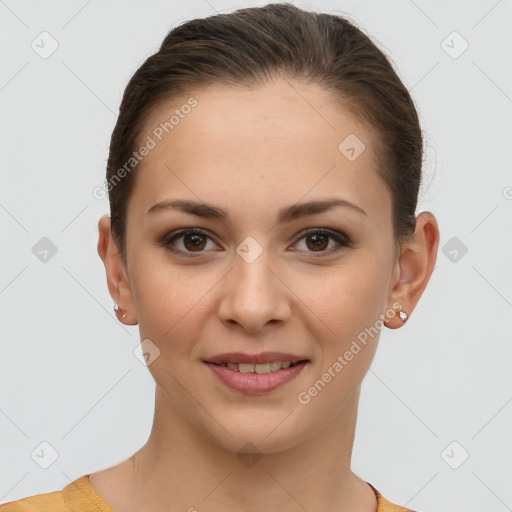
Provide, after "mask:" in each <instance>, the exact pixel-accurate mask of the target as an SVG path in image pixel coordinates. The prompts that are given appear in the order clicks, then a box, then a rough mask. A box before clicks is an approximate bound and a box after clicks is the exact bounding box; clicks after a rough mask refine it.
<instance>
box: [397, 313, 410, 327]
mask: <svg viewBox="0 0 512 512" xmlns="http://www.w3.org/2000/svg"><path fill="white" fill-rule="evenodd" d="M398 316H399V317H400V320H402V322H403V323H404V324H405V322H406V321H407V318H408V317H409V315H408V314H407V313H406V312H405V311H399V313H398Z"/></svg>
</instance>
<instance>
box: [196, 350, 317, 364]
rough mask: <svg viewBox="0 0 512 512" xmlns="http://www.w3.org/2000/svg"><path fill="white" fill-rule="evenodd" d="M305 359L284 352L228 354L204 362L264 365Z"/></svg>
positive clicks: (304, 358)
mask: <svg viewBox="0 0 512 512" xmlns="http://www.w3.org/2000/svg"><path fill="white" fill-rule="evenodd" d="M306 360H308V359H307V357H303V356H298V355H295V354H286V353H284V352H261V353H260V354H252V355H251V354H244V353H242V352H229V353H226V354H219V355H216V356H212V357H209V358H208V359H205V360H204V361H205V362H206V363H215V364H221V363H246V364H264V363H271V362H272V361H281V362H283V361H290V362H291V363H296V362H298V361H306Z"/></svg>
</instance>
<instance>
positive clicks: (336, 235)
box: [161, 228, 352, 258]
mask: <svg viewBox="0 0 512 512" xmlns="http://www.w3.org/2000/svg"><path fill="white" fill-rule="evenodd" d="M318 233H321V234H322V235H327V236H329V237H330V238H332V239H333V240H334V241H335V242H336V243H337V244H338V247H335V248H331V249H330V250H328V251H326V250H323V251H306V252H310V253H311V254H310V256H308V257H311V258H320V257H322V256H325V255H329V256H330V255H332V254H335V253H338V252H339V251H341V250H342V249H343V248H345V247H352V241H351V239H350V237H348V236H347V235H346V234H345V233H341V232H339V231H334V230H331V229H326V228H309V229H307V230H306V231H305V232H304V233H303V234H302V236H301V237H300V238H298V239H297V241H296V242H295V243H297V242H299V241H300V240H302V239H303V238H305V237H307V236H308V235H312V234H318ZM188 234H197V235H202V236H205V237H207V238H210V239H212V238H211V237H210V235H208V233H207V232H206V231H203V230H202V229H199V228H186V229H181V230H178V231H174V232H172V233H169V234H168V235H166V236H165V237H164V238H163V239H162V241H161V244H162V245H163V246H164V247H165V248H166V249H167V250H169V251H171V252H173V253H175V254H179V255H181V256H184V257H186V258H197V257H198V256H200V255H201V254H202V253H203V252H205V251H197V252H193V251H182V250H181V249H176V247H174V246H173V245H172V243H173V242H174V241H175V240H177V239H179V238H182V237H183V236H185V235H188ZM315 252H316V254H315Z"/></svg>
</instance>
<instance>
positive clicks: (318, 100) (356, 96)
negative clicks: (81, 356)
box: [0, 4, 439, 512]
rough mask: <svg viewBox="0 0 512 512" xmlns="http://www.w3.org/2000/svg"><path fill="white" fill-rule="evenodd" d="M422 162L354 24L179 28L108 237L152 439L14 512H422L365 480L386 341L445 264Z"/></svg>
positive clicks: (105, 229) (114, 201)
mask: <svg viewBox="0 0 512 512" xmlns="http://www.w3.org/2000/svg"><path fill="white" fill-rule="evenodd" d="M421 165H422V133H421V129H420V126H419V122H418V117H417V113H416V110H415V107H414V104H413V102H412V100H411V98H410V95H409V93H408V92H407V90H406V88H405V87H404V85H403V84H402V82H401V81H400V79H399V78H398V76H397V75H396V73H395V71H394V70H393V68H392V66H391V64H390V63H389V62H388V60H387V59H386V57H385V56H384V54H383V53H382V52H381V51H380V50H379V49H378V48H377V47H376V46H375V45H374V44H373V43H372V42H371V40H370V39H369V38H368V37H367V36H366V35H364V34H363V33H362V32H361V31H360V30H359V29H357V28H356V27H355V26H354V25H352V24H351V23H349V22H348V21H347V20H345V19H343V18H341V17H338V16H333V15H328V14H315V13H311V12H307V11H303V10H300V9H298V8H296V7H294V6H292V5H291V4H269V5H267V6H265V7H260V8H248V9H242V10H239V11H236V12H234V13H232V14H229V15H217V16H212V17H209V18H206V19H197V20H192V21H189V22H187V23H184V24H182V25H181V26H178V27H177V28H175V29H173V30H172V31H171V32H170V33H169V34H168V35H167V37H166V38H165V40H164V41H163V43H162V45H161V47H160V50H159V51H158V52H157V53H156V54H155V55H153V56H151V57H149V58H148V59H147V60H146V61H145V62H144V64H143V65H142V66H141V67H140V68H139V69H138V70H137V72H136V73H135V74H134V76H133V77H132V79H131V80H130V82H129V83H128V86H127V88H126V90H125V93H124V97H123V100H122V104H121V108H120V113H119V118H118V121H117V124H116V126H115V129H114V132H113V134H112V140H111V146H110V155H109V160H108V166H107V167H108V168H107V180H106V187H107V190H108V192H109V200H110V209H111V215H110V216H108V215H105V216H103V217H101V219H100V220H99V224H98V226H99V240H98V253H99V255H100V257H101V258H102V260H103V262H104V264H105V268H106V275H107V282H108V288H109V291H110V294H111V296H112V298H113V300H114V302H115V306H114V310H115V311H116V314H117V317H118V319H119V321H120V322H122V323H124V324H126V325H135V324H138V326H139V330H140V336H141V340H142V351H143V353H144V357H145V359H146V362H147V365H148V368H149V371H150V372H151V374H152V376H153V377H154V379H155V381H156V397H155V415H154V423H153V428H152V431H151V434H150V436H149V439H148V441H147V442H146V444H145V445H144V446H143V447H142V448H141V449H140V450H138V451H137V452H136V453H135V454H133V455H132V456H131V457H129V458H128V459H126V460H125V461H123V462H121V463H120V464H117V465H116V466H113V467H110V468H106V469H103V470H101V471H97V472H95V473H92V474H88V475H84V476H82V477H80V478H78V479H77V480H75V481H74V482H73V483H71V484H69V485H67V486H66V487H65V488H64V489H63V490H62V491H55V492H52V493H47V494H42V495H37V496H32V497H27V498H24V499H21V500H18V501H15V502H10V503H7V504H4V505H2V506H0V511H1V512H13V511H22V510H40V511H50V510H51V511H57V510H59V511H71V510H73V511H78V510H80V511H81V510H84V511H85V510H87V511H96V510H98V511H99V510H101V511H116V512H132V511H141V510H151V511H152V512H160V511H164V510H165V512H170V511H173V510H176V511H177V510H188V511H194V510H199V511H200V510H209V511H220V510H222V511H224V512H225V511H232V510H233V511H234V510H249V511H259V510H265V511H268V510H279V511H296V510H301V509H302V510H307V511H311V512H312V511H315V510H332V511H336V512H349V511H350V512H375V511H391V510H393V511H394V510H398V509H400V510H405V511H406V510H410V509H407V508H402V507H398V506H397V505H394V504H393V503H391V502H390V501H388V500H387V499H386V498H384V496H383V495H382V494H381V493H380V492H379V491H378V490H377V489H376V488H375V487H374V486H373V485H372V484H370V483H369V482H366V481H365V480H364V479H362V478H360V477H359V476H357V475H356V474H354V473H353V472H352V470H351V467H350V465H351V454H352V446H353V441H354V433H355V425H356V417H357V408H358V401H359V394H360V389H361V382H362V379H363V378H364V376H365V375H366V373H367V371H368V369H369V367H370V365H371V362H372V360H373V357H374V354H375V351H376V348H377V342H378V339H379V333H380V329H381V328H382V327H383V326H386V327H388V328H390V329H396V328H399V327H401V326H402V325H403V324H404V323H405V322H406V320H407V318H408V316H410V315H411V313H412V311H413V310H414V308H415V306H416V304H417V302H418V300H419V299H420V297H421V295H422V293H423V291H424V289H425V287H426V285H427V283H428V281H429V278H430V275H431V273H432V271H433V269H434V265H435V260H436V254H437V248H438V242H439V229H438V225H437V221H436V219H435V217H434V216H433V215H432V214H431V213H430V212H422V213H421V214H420V215H418V216H417V217H416V216H415V209H416V205H417V196H418V190H419V185H420V181H421Z"/></svg>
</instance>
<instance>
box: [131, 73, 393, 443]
mask: <svg viewBox="0 0 512 512" xmlns="http://www.w3.org/2000/svg"><path fill="white" fill-rule="evenodd" d="M290 84H291V85H290ZM292 85H293V87H292ZM192 97H193V100H191V98H192ZM189 100H190V101H189ZM194 100H195V101H196V102H197V103H195V101H194ZM183 105H194V106H192V107H190V108H189V107H183ZM176 110H177V111H178V112H175V111H176ZM173 115H174V116H175V117H174V118H173V121H172V128H169V127H170V126H171V125H170V124H168V125H167V131H168V133H166V132H165V130H164V131H163V135H162V128H161V126H160V129H158V127H159V125H160V123H165V122H166V121H169V119H170V118H171V116H173ZM155 129H156V131H155ZM155 133H157V134H160V135H159V137H160V138H161V141H160V140H159V137H158V136H156V135H155ZM147 136H150V137H151V138H152V139H153V141H154V142H155V144H156V145H155V146H154V147H152V148H151V149H150V150H149V151H148V154H147V155H146V156H145V157H144V158H143V159H142V161H141V163H140V164H139V167H138V168H137V170H136V171H135V172H136V173H137V175H136V177H137V179H136V185H135V188H134V190H133V194H132V196H131V197H130V201H129V205H128V213H127V231H126V249H127V275H128V276H129V283H130V293H131V294H132V300H133V303H132V304H133V311H134V314H135V315H136V318H137V321H138V324H139V328H140V334H141V340H150V342H148V341H145V342H144V343H145V344H146V345H145V350H147V351H148V352H149V353H150V354H153V355H150V356H149V357H150V360H149V361H148V362H149V370H150V372H151V374H152V375H153V377H154V378H155V380H156V383H157V386H159V387H160V389H161V391H163V392H164V395H165V396H166V398H167V399H168V404H167V405H168V406H169V407H170V408H171V409H172V410H174V411H176V412H177V414H179V415H181V417H182V418H184V419H185V421H186V423H187V424H188V425H190V426H193V427H195V428H196V429H197V430H198V431H199V432H201V433H203V434H205V435H206V436H208V438H210V439H212V440H214V441H215V443H217V444H218V445H221V446H223V447H225V448H228V449H230V450H233V451H238V450H239V449H240V448H241V447H242V446H244V445H245V444H246V443H247V442H251V443H252V444H253V445H255V446H256V447H257V448H258V450H260V451H261V452H267V453H270V452H272V451H277V450H281V449H285V448H289V447H293V446H294V445H297V444H298V443H300V442H302V441H305V440H306V439H308V438H309V437H310V436H312V435H314V434H319V433H320V431H321V429H322V428H324V427H325V426H326V425H327V424H331V425H334V424H335V422H341V421H342V416H343V409H342V407H343V405H344V404H345V403H346V400H347V399H348V398H350V396H351V394H352V393H356V392H357V391H358V389H359V384H360V382H361V380H362V379H363V377H364V375H365V374H366V372H367V370H368V368H369V366H370V363H371V361H372V359H373V356H374V353H375V350H376V347H377V340H378V334H376V328H377V329H379V328H381V327H382V320H383V319H385V318H384V315H385V314H386V312H387V311H389V308H391V307H392V305H393V301H392V300H391V299H390V291H391V289H392V287H393V285H394V283H395V281H396V278H397V275H398V274H397V270H398V267H397V260H396V255H395V246H394V240H393V231H392V224H391V196H390V194H389V192H388V190H387V188H386V187H385V184H384V182H383V181H382V180H381V178H380V177H379V176H378V175H377V173H376V171H375V168H374V163H373V158H374V153H373V147H372V142H371V140H370V138H369V134H368V132H367V131H366V130H365V128H364V126H362V125H361V124H358V123H357V122H356V121H355V119H354V118H352V117H351V116H349V115H348V114H346V113H345V112H343V111H341V110H339V109H337V108H335V107H334V106H333V103H332V101H330V100H329V97H328V96H327V93H326V92H325V91H324V90H323V89H321V88H319V87H318V86H305V85H302V84H300V83H299V82H295V81H293V82H287V81H285V80H279V81H276V82H274V83H272V84H268V85H266V86H264V87H261V88H259V89H242V88H240V89H234V88H224V87H221V86H219V85H213V86H210V87H209V88H207V89H206V90H203V91H202V92H197V93H195V94H191V95H190V96H184V97H183V98H180V99H179V100H174V101H172V103H169V104H168V105H164V106H161V107H160V108H158V109H156V110H155V111H154V112H153V113H152V115H151V116H150V118H149V119H148V121H147V123H146V125H145V132H144V134H143V136H142V137H141V138H140V141H141V145H142V144H146V143H147V144H148V147H149V146H153V144H152V143H150V142H148V141H149V139H148V138H147ZM347 137H348V139H347ZM340 143H342V144H341V146H340ZM362 144H364V146H363V145H362ZM177 200H180V201H187V202H190V203H192V202H193V203H198V204H199V205H200V206H196V207H194V210H195V212H196V213H195V214H193V213H190V212H187V211H184V210H183V209H180V208H171V207H164V206H163V203H166V202H170V201H177ZM326 200H336V201H340V203H342V202H345V206H344V205H343V204H340V205H338V206H332V207H330V208H313V207H312V208H305V207H304V208H301V205H305V204H309V203H317V202H318V203H322V202H323V201H326ZM160 203H162V204H161V206H160V207H158V206H155V205H158V204H160ZM349 203H350V205H349ZM221 211H222V212H223V213H222V214H220V213H219V212H221ZM281 217H282V218H281ZM191 229H196V230H199V231H200V232H199V234H198V233H190V232H188V233H187V230H191ZM178 231H179V233H178ZM306 231H309V232H308V233H306ZM387 318H388V319H389V317H387ZM365 329H366V331H365ZM363 340H365V341H363ZM357 347H359V350H358V348H357ZM156 348H157V349H158V350H159V353H158V350H157V349H156ZM268 352H281V353H285V354H288V355H270V356H269V358H270V360H271V361H274V362H278V361H283V360H284V361H286V360H290V359H292V356H291V355H293V356H296V358H297V359H298V360H307V362H306V363H305V364H300V365H299V366H298V368H299V369H298V371H297V368H296V369H295V370H293V369H292V368H293V367H292V368H290V369H281V370H278V371H277V372H276V373H275V374H274V375H272V373H273V372H271V373H270V374H265V373H261V374H260V373H257V372H258V371H262V372H267V371H268V369H269V367H268V366H259V367H254V370H255V371H254V373H253V372H250V373H246V371H250V370H251V368H250V367H246V366H242V367H241V368H240V367H239V371H238V372H237V375H236V376H233V374H232V373H230V374H227V372H235V371H236V370H235V368H236V366H233V365H231V368H230V367H225V368H223V369H219V367H215V366H214V365H212V364H208V363H207V362H208V361H212V360H213V359H214V358H215V357H217V356H221V358H220V359H222V358H223V357H224V356H222V355H223V354H229V353H239V354H240V353H242V354H245V355H246V356H247V357H249V359H250V358H252V357H255V356H258V355H261V354H262V353H268ZM350 354H351V355H350ZM233 358H239V359H242V356H240V355H238V356H236V355H235V356H233V357H232V359H233ZM269 358H267V362H269V361H268V359H269ZM225 359H229V357H227V356H226V357H225ZM260 361H262V360H261V359H260ZM263 361H265V359H264V358H263ZM217 362H218V361H217ZM225 362H227V361H225ZM242 362H243V361H242ZM336 363H337V364H336ZM271 368H274V369H275V368H277V366H276V365H272V367H271ZM214 369H215V371H214ZM240 369H241V370H244V371H240ZM218 374H222V375H224V376H225V379H226V380H223V379H222V378H220V377H219V376H218ZM329 376H330V378H329ZM235 377H236V378H235ZM319 380H320V381H321V382H320V384H319ZM315 382H316V387H315ZM278 383H280V385H277V384H278ZM276 385H277V387H275V386H276ZM232 386H234V387H235V388H236V387H238V388H237V389H233V387H232ZM315 390H316V391H315ZM333 422H334V423H333Z"/></svg>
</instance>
